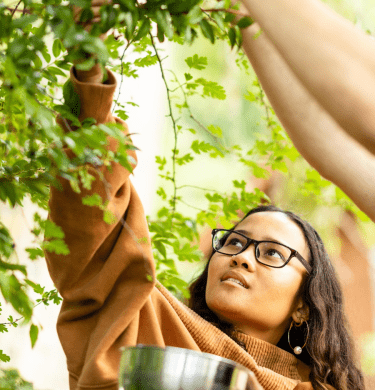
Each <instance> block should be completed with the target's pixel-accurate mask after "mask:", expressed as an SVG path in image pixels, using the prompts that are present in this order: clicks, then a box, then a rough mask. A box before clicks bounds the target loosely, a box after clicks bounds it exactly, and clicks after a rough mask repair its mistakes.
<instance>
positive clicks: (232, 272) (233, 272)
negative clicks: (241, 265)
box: [221, 271, 249, 288]
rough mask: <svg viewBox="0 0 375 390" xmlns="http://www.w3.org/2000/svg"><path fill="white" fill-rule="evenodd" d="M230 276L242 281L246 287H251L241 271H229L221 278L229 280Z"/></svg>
mask: <svg viewBox="0 0 375 390" xmlns="http://www.w3.org/2000/svg"><path fill="white" fill-rule="evenodd" d="M230 278H233V279H237V280H238V281H239V282H241V283H242V284H243V285H244V286H245V288H249V284H248V283H247V282H246V279H245V278H244V276H242V275H241V274H240V273H239V272H236V271H229V272H227V273H225V274H224V276H223V277H222V278H221V281H222V282H223V281H224V280H227V279H230Z"/></svg>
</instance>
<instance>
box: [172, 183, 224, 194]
mask: <svg viewBox="0 0 375 390" xmlns="http://www.w3.org/2000/svg"><path fill="white" fill-rule="evenodd" d="M181 188H196V189H198V190H202V191H211V192H217V191H216V190H212V189H210V188H203V187H198V186H193V185H190V184H184V185H182V186H179V187H177V189H178V190H180V189H181Z"/></svg>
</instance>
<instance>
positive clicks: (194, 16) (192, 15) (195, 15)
mask: <svg viewBox="0 0 375 390" xmlns="http://www.w3.org/2000/svg"><path fill="white" fill-rule="evenodd" d="M203 17H204V13H203V12H202V10H201V8H200V7H199V5H196V6H195V7H193V8H192V9H191V10H190V11H189V13H188V14H187V19H188V22H189V23H190V24H198V23H199V22H200V21H201V20H202V19H203Z"/></svg>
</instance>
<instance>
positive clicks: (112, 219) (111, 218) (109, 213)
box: [104, 210, 117, 225]
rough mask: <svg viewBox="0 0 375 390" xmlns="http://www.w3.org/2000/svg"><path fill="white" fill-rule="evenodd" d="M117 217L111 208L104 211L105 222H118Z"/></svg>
mask: <svg viewBox="0 0 375 390" xmlns="http://www.w3.org/2000/svg"><path fill="white" fill-rule="evenodd" d="M116 221H117V218H116V216H115V215H114V214H113V213H112V211H110V210H105V211H104V222H106V223H107V224H108V225H113V224H114V223H116Z"/></svg>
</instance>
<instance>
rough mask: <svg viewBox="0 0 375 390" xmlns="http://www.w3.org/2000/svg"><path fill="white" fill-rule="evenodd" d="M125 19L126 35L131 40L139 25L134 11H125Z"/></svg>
mask: <svg viewBox="0 0 375 390" xmlns="http://www.w3.org/2000/svg"><path fill="white" fill-rule="evenodd" d="M124 20H125V26H126V30H125V37H126V39H127V40H128V41H130V39H131V37H132V36H133V33H134V30H135V27H136V25H137V23H136V20H134V18H133V13H132V12H125V13H124Z"/></svg>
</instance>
